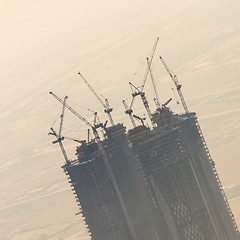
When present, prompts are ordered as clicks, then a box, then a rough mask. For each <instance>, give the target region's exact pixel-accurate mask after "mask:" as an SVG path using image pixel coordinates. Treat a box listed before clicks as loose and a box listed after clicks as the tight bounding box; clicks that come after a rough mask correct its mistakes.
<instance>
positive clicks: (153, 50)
mask: <svg viewBox="0 0 240 240" xmlns="http://www.w3.org/2000/svg"><path fill="white" fill-rule="evenodd" d="M158 41H159V38H157V39H156V41H155V43H154V45H153V49H152V54H151V56H150V58H149V65H150V67H151V65H152V61H153V57H154V54H155V51H156V48H157V45H158ZM148 73H149V66H147V70H146V73H145V75H144V78H143V83H142V86H141V91H143V88H144V86H145V83H146V81H147V76H148Z"/></svg>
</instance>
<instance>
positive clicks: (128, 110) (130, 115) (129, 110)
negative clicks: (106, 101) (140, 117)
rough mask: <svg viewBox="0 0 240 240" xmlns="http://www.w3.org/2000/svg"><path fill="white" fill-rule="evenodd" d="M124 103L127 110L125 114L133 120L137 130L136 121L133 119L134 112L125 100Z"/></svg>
mask: <svg viewBox="0 0 240 240" xmlns="http://www.w3.org/2000/svg"><path fill="white" fill-rule="evenodd" d="M122 103H123V105H124V107H125V110H126V111H125V113H126V114H128V115H129V117H130V120H131V122H132V125H133V128H135V127H136V123H135V121H134V119H133V114H132V113H133V110H132V109H129V108H128V105H127V103H126V101H125V100H123V101H122Z"/></svg>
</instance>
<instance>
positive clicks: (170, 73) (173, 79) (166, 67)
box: [159, 56, 189, 113]
mask: <svg viewBox="0 0 240 240" xmlns="http://www.w3.org/2000/svg"><path fill="white" fill-rule="evenodd" d="M159 58H160V60H161V61H162V64H163V66H164V67H165V69H166V70H167V72H168V74H169V75H170V77H171V79H172V81H173V83H174V84H175V86H176V89H177V92H178V95H179V98H180V100H181V102H182V105H183V108H184V111H185V113H189V111H188V108H187V104H186V102H185V99H184V97H183V94H182V91H181V88H182V85H181V84H179V81H178V78H177V75H175V74H174V73H173V72H171V71H170V69H169V68H168V66H167V64H166V63H165V61H164V60H163V58H162V57H161V56H160V57H159Z"/></svg>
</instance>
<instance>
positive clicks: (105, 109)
mask: <svg viewBox="0 0 240 240" xmlns="http://www.w3.org/2000/svg"><path fill="white" fill-rule="evenodd" d="M78 75H80V76H81V78H82V79H83V81H84V82H85V83H86V84H87V86H88V88H89V89H90V90H91V91H92V93H93V94H94V95H95V96H96V98H97V99H98V100H99V101H100V103H101V104H102V105H103V107H104V112H105V113H107V115H108V118H109V120H110V122H111V125H112V126H113V125H114V122H113V119H112V115H111V112H112V111H113V109H112V108H111V107H110V106H109V102H108V99H105V103H104V102H103V101H102V100H101V98H100V97H99V96H98V94H97V93H96V92H95V91H94V89H93V88H92V87H91V85H90V84H89V83H88V81H87V80H86V78H85V77H84V76H83V75H82V74H81V73H80V72H79V73H78Z"/></svg>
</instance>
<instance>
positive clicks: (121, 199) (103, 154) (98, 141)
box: [50, 92, 137, 240]
mask: <svg viewBox="0 0 240 240" xmlns="http://www.w3.org/2000/svg"><path fill="white" fill-rule="evenodd" d="M50 94H51V95H52V96H53V97H54V98H56V99H57V100H58V101H59V102H60V103H62V104H63V105H65V106H66V108H67V109H68V110H70V111H71V112H72V113H73V114H74V115H75V116H76V117H78V118H79V119H80V120H81V121H82V122H84V123H85V124H86V125H88V126H89V127H90V128H92V130H93V135H94V137H95V139H96V142H97V145H98V149H99V151H100V153H101V155H102V157H103V161H104V164H105V166H106V168H107V171H108V174H109V177H110V179H111V182H112V184H113V187H114V190H115V192H116V194H117V197H118V200H119V203H120V205H121V208H122V211H123V214H124V216H125V219H126V222H127V225H128V227H129V231H130V233H131V235H132V238H133V240H137V236H136V233H135V230H134V228H133V225H132V222H131V220H130V217H129V215H128V212H127V209H126V207H125V204H124V201H123V198H122V195H121V193H120V191H119V188H118V185H117V182H116V179H115V177H114V175H113V172H112V169H111V166H110V164H109V160H108V157H107V154H106V152H105V151H104V148H103V145H102V143H101V141H100V138H99V135H98V132H97V130H96V128H95V127H94V126H93V125H92V124H91V123H90V122H88V121H87V120H86V119H85V118H84V117H82V116H81V115H80V114H79V113H78V112H76V111H75V110H74V109H73V108H71V107H70V106H68V105H67V104H66V103H65V104H64V101H63V100H62V99H61V98H59V97H58V96H57V95H55V94H54V93H53V92H50Z"/></svg>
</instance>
